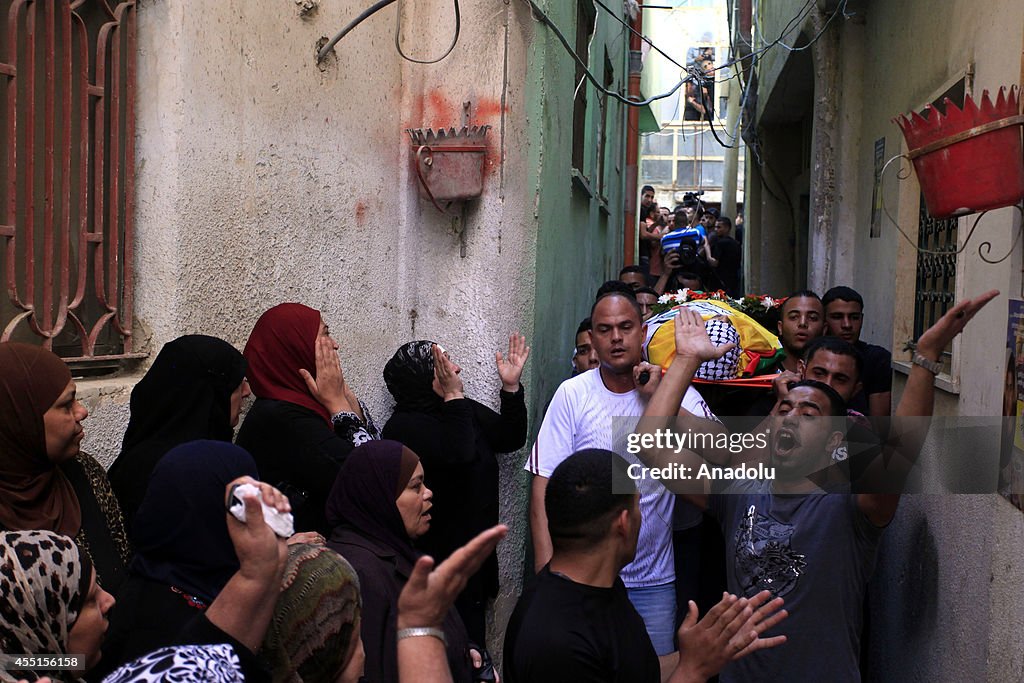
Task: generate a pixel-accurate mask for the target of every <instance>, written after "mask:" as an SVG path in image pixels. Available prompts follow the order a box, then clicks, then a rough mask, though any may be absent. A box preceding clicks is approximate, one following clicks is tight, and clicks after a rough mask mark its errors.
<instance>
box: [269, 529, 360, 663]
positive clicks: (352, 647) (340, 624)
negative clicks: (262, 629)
mask: <svg viewBox="0 0 1024 683" xmlns="http://www.w3.org/2000/svg"><path fill="white" fill-rule="evenodd" d="M361 605H362V601H361V600H360V597H359V577H358V576H357V575H356V570H355V569H353V568H352V565H350V564H349V563H348V562H347V561H346V560H345V558H343V557H342V556H341V555H339V554H338V553H336V552H335V551H333V550H331V549H329V548H324V547H323V546H315V545H306V544H304V543H298V544H295V545H291V546H289V548H288V563H287V564H286V565H285V569H284V579H283V580H282V583H281V594H280V595H279V596H278V598H277V605H276V607H275V608H274V616H273V618H272V619H271V621H270V628H268V629H267V635H266V637H265V638H264V639H263V648H262V649H261V650H260V654H261V655H262V656H263V658H264V659H265V660H266V662H267V664H269V665H270V669H271V671H272V673H273V680H274V683H336V682H337V683H356V681H358V680H359V678H360V677H361V676H362V674H363V642H362V640H361V638H360V633H359V618H360V612H361Z"/></svg>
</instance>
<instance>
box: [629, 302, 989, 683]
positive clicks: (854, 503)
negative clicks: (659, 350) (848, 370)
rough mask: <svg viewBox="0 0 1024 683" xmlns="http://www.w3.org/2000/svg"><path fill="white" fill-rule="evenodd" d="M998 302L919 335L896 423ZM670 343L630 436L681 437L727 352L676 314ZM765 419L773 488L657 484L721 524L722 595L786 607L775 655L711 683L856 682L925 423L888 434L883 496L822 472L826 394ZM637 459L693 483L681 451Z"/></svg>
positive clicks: (926, 393) (830, 409)
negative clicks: (867, 603)
mask: <svg viewBox="0 0 1024 683" xmlns="http://www.w3.org/2000/svg"><path fill="white" fill-rule="evenodd" d="M997 294H998V292H995V291H992V292H988V293H987V294H983V295H982V296H980V297H977V298H975V299H972V300H969V301H963V302H961V303H960V304H958V305H957V306H954V307H953V308H952V309H950V310H949V312H947V313H946V315H944V316H943V317H942V318H941V319H939V321H938V322H936V323H935V324H934V325H933V326H932V327H930V328H929V329H928V330H926V331H925V332H924V334H922V335H921V337H920V339H919V340H918V343H917V350H916V352H915V354H914V357H913V367H912V369H911V372H910V376H909V378H908V380H907V384H906V387H905V389H904V393H903V396H902V398H901V400H900V403H899V405H898V406H897V407H896V411H895V414H896V416H897V418H906V417H915V416H916V417H929V416H931V414H932V410H933V406H934V392H935V389H934V380H935V375H936V374H937V373H938V372H939V367H938V363H937V361H938V360H939V359H940V358H941V354H942V351H943V349H945V348H946V347H947V346H948V345H949V343H950V342H952V340H953V338H954V337H955V336H956V335H957V334H959V333H960V332H961V331H962V330H963V328H964V326H965V325H966V324H967V323H968V321H970V320H971V318H972V317H974V315H975V314H976V313H977V312H978V311H979V310H980V309H981V308H982V307H983V306H984V305H985V304H986V303H988V302H989V301H991V300H992V299H993V298H994V297H995V296H996V295H997ZM675 343H676V357H675V358H674V359H673V362H672V364H671V365H670V366H669V369H668V370H667V371H666V372H665V374H664V376H660V373H657V375H658V376H654V377H652V381H651V382H649V383H648V385H649V387H650V388H648V389H647V391H653V394H652V396H651V398H650V399H649V401H648V405H647V409H646V411H645V413H644V417H643V419H642V420H641V422H640V424H639V425H638V427H639V430H640V432H641V433H651V432H653V431H654V430H655V429H658V428H661V427H664V426H666V425H668V426H670V427H671V428H672V429H674V430H675V431H680V430H681V428H684V427H685V423H686V422H687V420H689V419H691V418H689V417H688V416H685V415H683V417H682V420H681V422H680V421H677V420H675V419H674V418H675V416H676V408H675V406H677V405H678V400H679V398H680V397H681V396H682V395H683V393H684V392H685V391H687V390H688V389H689V385H690V381H691V380H692V378H693V375H694V373H695V372H696V370H697V368H698V367H700V365H701V363H703V362H705V361H707V360H713V359H716V358H719V357H721V356H722V355H723V353H724V352H725V350H726V347H715V346H714V345H713V344H712V343H711V341H710V340H709V339H708V337H707V333H706V332H705V329H704V323H703V320H701V318H700V316H699V315H697V314H696V313H694V312H692V311H687V310H682V311H681V312H680V313H679V315H678V317H677V319H676V321H675ZM773 415H774V416H775V418H776V421H775V424H776V425H777V427H776V428H775V429H773V430H772V432H771V433H770V438H769V451H770V465H771V466H772V467H773V468H774V479H765V480H758V479H737V480H735V481H734V483H732V484H731V485H730V486H729V488H727V489H726V490H725V492H724V495H719V496H712V497H711V498H710V499H709V498H708V496H707V495H706V494H707V492H708V491H709V490H710V486H711V481H710V480H708V479H706V478H705V479H704V480H703V481H686V480H681V481H678V482H666V485H669V486H671V487H672V488H673V489H674V490H677V491H678V492H680V493H683V494H685V495H686V497H687V498H688V499H689V500H691V501H692V502H693V503H694V504H697V505H704V506H707V509H708V510H709V512H711V514H712V515H714V516H715V517H716V518H717V519H718V520H719V522H720V523H721V524H722V529H723V533H724V535H725V538H726V542H727V547H726V567H727V574H728V589H729V591H730V592H732V593H735V594H737V595H746V596H750V595H753V594H756V593H757V592H758V591H760V590H762V589H764V588H767V589H768V590H770V591H771V592H772V593H773V595H775V596H776V597H783V598H785V600H786V607H787V609H788V611H789V613H790V615H789V618H788V619H787V623H786V634H787V636H788V641H787V644H786V647H785V648H782V649H780V650H779V651H777V652H774V653H773V652H771V651H768V650H765V651H762V652H758V653H755V654H753V655H751V656H750V657H748V658H746V659H745V660H742V661H739V662H734V663H733V664H731V665H730V666H729V667H727V668H726V669H725V670H724V671H723V672H722V675H721V680H722V681H723V683H731V682H734V681H821V680H828V681H840V682H844V681H848V682H850V683H853V682H854V681H856V682H859V681H860V669H859V655H860V636H861V627H862V621H863V618H862V617H863V611H862V610H863V604H864V595H865V591H866V590H867V582H868V579H869V578H870V577H871V573H872V571H873V569H874V564H875V556H876V553H877V550H878V546H879V542H880V540H881V535H882V532H883V530H884V528H885V527H886V526H887V525H888V524H889V522H891V521H892V518H893V516H894V515H895V514H896V508H897V506H898V504H899V499H900V494H899V491H900V487H901V485H902V482H903V481H905V479H906V476H907V473H908V472H909V470H910V468H911V467H913V465H914V462H915V461H916V458H917V455H918V453H919V452H920V448H921V445H922V444H923V442H924V439H925V438H926V437H927V429H926V421H923V420H905V421H902V422H901V421H897V422H895V423H894V424H893V425H892V427H891V430H890V436H889V440H888V442H887V443H886V456H887V457H886V458H884V459H883V460H884V462H880V463H878V464H879V465H880V466H883V467H888V468H889V469H888V470H887V471H886V472H885V474H884V478H885V480H886V482H885V483H886V484H887V485H888V488H885V489H881V488H875V489H873V490H872V491H871V492H863V493H853V492H851V490H850V486H849V482H844V481H841V480H840V477H839V476H837V475H839V474H841V471H840V469H839V468H837V467H835V466H833V458H832V451H833V450H834V449H836V448H838V447H839V445H840V444H841V443H842V441H843V438H844V428H845V422H846V420H845V415H846V407H845V404H844V402H843V399H842V398H841V397H840V396H839V394H838V393H836V391H835V390H834V389H833V388H832V387H830V386H828V385H826V384H823V383H821V382H817V381H814V380H804V381H802V382H798V383H796V384H794V385H793V386H791V387H790V388H789V393H788V394H787V395H786V396H785V397H784V398H783V399H782V400H780V401H779V404H778V405H777V406H776V408H775V410H774V411H773ZM837 418H838V419H837ZM668 419H672V420H673V421H672V422H667V420H668ZM705 455H706V457H709V458H712V459H713V460H714V462H715V463H716V464H718V465H721V466H725V467H729V466H736V465H742V464H743V463H744V462H745V461H749V460H750V457H751V456H750V454H749V453H747V452H742V453H732V452H731V451H729V452H724V451H719V452H714V453H706V454H705ZM890 455H891V456H893V457H892V458H891V459H890V458H889V457H888V456H890ZM639 457H640V459H641V460H642V461H643V462H644V463H645V464H646V465H648V466H651V467H663V466H665V465H666V464H668V463H670V462H671V463H675V464H677V465H679V464H683V463H685V464H686V466H689V467H693V468H695V470H694V471H697V470H696V468H698V467H700V465H701V464H704V463H703V462H702V460H701V458H700V456H698V455H697V454H695V453H693V452H688V451H683V452H681V453H678V454H674V453H672V452H670V451H653V450H650V451H641V452H640V453H639ZM701 489H703V490H701ZM766 635H773V634H772V633H771V632H770V631H769V632H767V633H766Z"/></svg>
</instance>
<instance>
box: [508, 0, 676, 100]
mask: <svg viewBox="0 0 1024 683" xmlns="http://www.w3.org/2000/svg"><path fill="white" fill-rule="evenodd" d="M526 2H528V3H529V4H530V9H531V10H532V11H533V15H534V17H535V18H536V19H537V21H539V22H541V23H542V24H544V25H545V26H547V27H548V28H549V29H551V32H552V33H554V34H555V37H556V38H558V42H560V43H561V44H562V47H563V48H565V51H566V52H568V53H569V55H571V56H572V58H573V60H574V61H575V62H576V63H577V64H578V65H579V66H580V69H582V70H583V74H584V75H585V76H586V77H587V80H588V81H590V82H591V83H592V84H593V85H594V88H595V89H596V90H597V91H598V92H600V93H603V94H605V95H607V96H608V97H611V98H612V99H614V100H616V101H618V102H622V103H623V104H625V105H628V106H630V107H644V106H647V105H648V104H650V103H651V102H656V101H658V100H663V99H665V98H666V97H671V96H672V95H674V94H675V92H676V91H677V90H679V88H681V87H682V85H683V84H684V83H686V81H687V80H689V78H690V76H689V75H687V76H685V77H683V78H681V79H680V80H679V82H678V83H676V84H675V86H673V88H672V89H671V90H669V91H668V92H665V93H662V94H661V95H655V96H654V97H648V98H647V99H646V100H631V99H629V98H628V97H623V96H622V95H620V94H619V93H617V92H615V91H614V90H608V89H607V88H605V87H604V86H603V85H601V82H600V81H599V80H598V79H597V77H596V76H594V74H593V73H591V71H590V69H589V68H588V66H587V63H586V62H585V61H583V58H582V57H580V56H579V55H578V54H576V51H575V50H573V48H572V46H570V45H569V41H568V40H566V38H565V36H564V35H562V32H561V31H559V30H558V27H557V26H555V23H554V22H553V21H552V20H551V18H550V17H549V16H548V15H547V14H545V13H544V10H542V9H541V8H540V7H538V6H537V3H535V2H534V1H533V0H526Z"/></svg>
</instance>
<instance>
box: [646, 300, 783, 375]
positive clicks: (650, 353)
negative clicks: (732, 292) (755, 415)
mask: <svg viewBox="0 0 1024 683" xmlns="http://www.w3.org/2000/svg"><path fill="white" fill-rule="evenodd" d="M679 306H686V307H688V308H690V309H693V310H695V311H697V312H698V313H700V316H701V317H702V318H703V319H704V321H705V323H704V324H705V327H706V328H707V330H708V336H709V337H710V338H711V341H712V342H714V343H715V344H716V345H718V346H721V345H723V344H728V343H730V342H732V343H735V344H736V345H737V347H738V350H736V351H730V352H729V353H727V354H725V356H723V357H722V358H721V359H719V360H717V361H708V362H707V363H704V364H703V365H701V367H700V369H699V370H698V371H697V374H696V379H699V380H706V381H731V380H736V379H740V378H748V377H753V376H755V375H758V374H761V373H763V372H764V371H766V370H767V369H768V368H770V367H771V366H774V365H775V363H776V362H777V361H778V360H779V358H781V356H782V354H783V351H782V344H781V343H780V342H779V339H778V337H776V336H775V335H774V334H772V333H771V332H769V331H768V330H767V329H765V328H764V327H763V326H762V325H761V324H760V323H758V322H757V321H755V320H754V319H753V318H751V317H750V316H748V315H746V314H745V313H743V312H742V311H738V310H736V308H734V307H733V306H730V305H729V304H728V303H726V302H724V301H718V300H715V299H699V300H694V301H688V302H686V303H683V304H680V305H679ZM679 306H676V307H674V308H672V309H670V310H667V311H665V312H663V313H658V314H657V315H655V316H654V317H652V318H651V319H650V320H648V321H647V323H646V324H647V334H646V338H645V340H644V345H643V353H644V358H645V359H647V361H648V362H649V363H652V364H654V365H660V366H661V367H662V368H664V369H667V368H668V366H669V365H671V364H672V359H673V358H675V353H676V344H675V315H676V310H677V309H678V308H679Z"/></svg>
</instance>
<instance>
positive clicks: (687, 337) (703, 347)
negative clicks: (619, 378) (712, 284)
mask: <svg viewBox="0 0 1024 683" xmlns="http://www.w3.org/2000/svg"><path fill="white" fill-rule="evenodd" d="M675 340H676V355H677V356H679V357H681V358H689V359H693V360H696V361H697V362H699V363H704V362H705V361H709V360H718V359H719V358H721V357H722V356H724V355H725V354H726V353H728V352H729V351H730V350H732V349H734V348H736V344H734V343H732V342H730V343H728V344H723V345H721V346H715V345H714V344H713V343H712V342H711V339H710V338H708V333H707V330H706V329H704V319H703V318H701V317H700V314H699V313H697V312H696V311H694V310H692V309H690V308H687V307H686V306H682V307H680V308H679V311H678V312H677V313H676V319H675Z"/></svg>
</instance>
